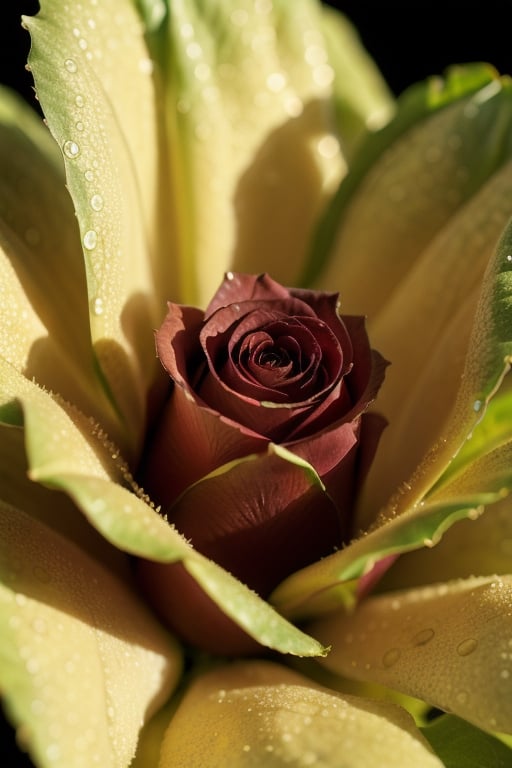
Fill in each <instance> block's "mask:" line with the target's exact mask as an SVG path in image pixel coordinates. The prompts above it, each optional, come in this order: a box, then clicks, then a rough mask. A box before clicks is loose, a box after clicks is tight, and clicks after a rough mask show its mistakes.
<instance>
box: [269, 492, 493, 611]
mask: <svg viewBox="0 0 512 768" xmlns="http://www.w3.org/2000/svg"><path fill="white" fill-rule="evenodd" d="M496 498H500V494H499V493H497V494H495V495H494V496H493V495H492V494H489V495H486V496H485V502H486V503H488V502H489V501H492V500H495V499H496ZM481 511H482V510H481V508H480V506H479V504H478V501H476V500H474V499H471V500H457V501H454V502H452V503H449V502H444V501H443V503H440V504H435V503H431V504H429V503H422V504H421V505H419V506H418V507H417V508H416V509H414V510H410V511H409V512H408V513H407V514H402V515H400V516H398V517H395V518H393V519H390V520H388V521H386V522H385V523H384V524H382V525H381V527H379V528H377V529H375V530H373V531H370V532H369V533H367V534H366V535H364V536H362V537H361V538H359V539H356V540H355V541H352V542H351V543H350V544H349V545H348V546H346V547H345V548H343V549H341V550H340V551H339V552H336V553H335V554H333V555H330V556H329V557H325V558H323V559H322V560H320V561H318V562H316V563H313V564H312V565H310V566H307V567H306V568H303V569H302V570H300V571H297V572H296V573H294V574H292V575H291V576H289V577H288V578H287V579H285V580H284V581H283V582H282V583H281V584H280V585H279V586H278V587H277V589H275V590H274V592H273V593H272V595H271V597H270V601H271V603H272V604H273V605H275V606H276V608H277V609H278V610H279V612H280V613H282V614H283V615H285V616H288V617H293V618H294V619H301V618H307V617H311V616H315V615H318V614H324V613H326V612H330V611H333V610H336V609H338V608H340V607H341V606H345V607H348V608H351V607H353V606H354V604H355V602H356V600H357V595H358V591H359V580H360V579H361V577H363V576H365V575H367V574H369V573H371V571H372V570H373V568H374V567H376V566H378V565H379V563H380V562H381V561H384V560H385V559H386V558H388V557H391V556H394V555H398V554H403V553H404V552H411V551H413V550H415V549H419V548H421V547H424V546H428V547H432V546H434V545H435V544H437V543H438V542H439V540H440V539H441V537H442V536H443V535H444V533H445V532H446V531H447V530H448V529H449V528H450V527H451V526H452V525H454V524H455V523H457V522H459V521H460V520H464V519H465V518H468V517H469V518H471V519H473V518H474V517H475V516H476V515H478V514H480V513H481Z"/></svg>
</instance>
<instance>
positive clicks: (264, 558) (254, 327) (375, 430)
mask: <svg viewBox="0 0 512 768" xmlns="http://www.w3.org/2000/svg"><path fill="white" fill-rule="evenodd" d="M337 302H338V295H337V294H334V293H324V292H320V291H311V290H298V289H288V288H284V287H283V286H281V285H279V284H278V283H276V282H275V281H273V280H272V279H271V278H270V277H269V276H268V275H266V274H265V275H260V276H253V275H245V274H233V273H228V274H227V275H226V277H225V279H224V282H223V283H222V285H221V286H220V288H219V290H218V291H217V293H216V295H215V296H214V298H213V300H212V302H211V303H210V305H209V306H208V308H207V309H206V312H203V311H202V310H200V309H197V308H194V307H188V306H181V305H177V304H172V303H169V305H168V314H167V317H166V318H165V320H164V322H163V324H162V326H161V328H160V329H159V330H158V331H157V333H156V347H157V353H158V357H159V358H160V361H161V362H162V365H163V366H164V368H165V369H166V371H167V372H168V374H169V375H170V377H171V379H172V381H173V382H174V386H173V387H172V390H171V394H170V396H169V399H168V401H167V402H166V404H165V407H164V410H163V413H162V414H161V416H160V418H159V420H158V423H157V426H156V429H155V433H154V435H153V437H152V440H151V443H150V445H149V446H148V451H147V457H148V458H147V462H146V464H145V466H144V468H143V473H142V474H143V483H144V487H145V489H146V490H147V491H148V493H149V494H150V496H151V497H152V498H153V500H154V501H156V502H157V503H158V504H160V505H161V507H162V512H163V513H164V514H165V515H166V517H167V519H168V520H169V522H171V523H173V524H174V525H175V526H176V528H177V529H178V530H179V531H180V532H181V533H183V534H184V535H185V536H186V537H187V539H189V540H190V541H191V543H192V545H193V546H194V547H195V548H196V549H197V550H199V551H200V552H201V553H202V554H204V555H206V556H207V557H209V558H211V559H212V560H214V561H215V562H217V563H218V564H219V565H221V566H222V567H224V568H225V569H226V570H228V571H230V572H231V573H232V574H233V575H234V576H236V577H237V578H238V579H239V580H240V581H242V582H244V583H245V584H247V585H248V586H249V587H251V588H252V589H254V590H255V591H256V592H258V593H259V594H260V595H261V596H262V597H266V596H267V595H268V594H269V593H270V592H271V591H272V590H273V588H274V587H276V586H277V584H279V582H280V581H281V580H282V579H283V578H285V577H286V576H288V575H289V574H290V573H292V572H294V571H295V570H297V569H299V568H302V567H303V566H305V565H308V564H309V563H311V562H314V561H315V560H318V559H319V558H321V557H323V556H325V555H328V554H330V553H332V552H333V551H334V550H336V549H337V548H339V547H340V546H342V545H343V543H344V542H346V541H347V540H349V539H350V538H351V536H352V534H353V531H352V530H351V517H352V508H353V501H354V495H355V492H356V490H357V487H358V485H359V483H360V481H361V477H362V474H363V473H364V472H365V471H366V469H367V467H368V465H369V463H370V461H371V458H372V455H373V451H374V449H375V447H376V444H377V441H378V437H379V435H380V432H381V430H382V427H383V426H384V423H383V420H382V419H380V418H379V417H378V416H375V415H371V414H368V413H366V409H367V407H368V405H369V404H370V403H371V401H372V400H373V399H374V397H375V395H376V393H377V391H378V389H379V387H380V385H381V383H382V380H383V377H384V369H385V366H386V363H385V361H384V360H383V358H382V357H381V356H380V355H379V354H378V353H376V352H374V351H373V350H371V349H370V346H369V342H368V338H367V335H366V331H365V328H364V320H363V318H360V317H352V316H350V317H343V316H341V317H340V315H339V314H338V310H337ZM139 576H140V578H141V581H142V584H143V586H144V588H145V590H146V592H147V594H148V598H149V599H150V601H151V602H152V603H153V605H154V606H155V608H156V610H157V611H158V612H159V613H160V614H161V615H162V617H163V618H164V619H165V620H166V621H167V623H168V624H169V625H170V626H171V627H172V628H173V629H174V630H175V631H177V632H178V633H179V634H180V635H181V636H182V637H183V638H184V639H185V640H187V641H188V642H190V643H192V644H194V645H196V646H200V647H203V648H205V649H207V650H212V651H214V652H221V653H230V652H235V651H236V652H241V650H243V647H245V646H246V645H247V647H250V645H251V643H250V642H247V643H246V642H245V641H249V640H250V639H249V638H248V637H247V635H245V634H244V633H243V632H242V630H240V629H238V627H236V626H235V625H234V624H233V623H232V622H231V620H230V619H228V618H227V617H225V616H224V615H223V614H221V612H220V610H219V609H218V608H217V607H216V606H215V605H214V604H213V602H211V601H210V599H209V598H208V597H207V596H206V594H205V593H203V592H202V591H201V589H200V588H199V587H198V585H197V584H196V583H195V582H194V581H193V580H192V578H191V577H190V576H189V575H188V574H187V573H186V572H185V570H184V569H183V568H182V566H181V565H179V564H163V563H156V562H151V561H141V562H140V563H139ZM214 626H215V631H212V630H213V627H214ZM213 638H215V647H213V646H212V644H211V641H212V639H213Z"/></svg>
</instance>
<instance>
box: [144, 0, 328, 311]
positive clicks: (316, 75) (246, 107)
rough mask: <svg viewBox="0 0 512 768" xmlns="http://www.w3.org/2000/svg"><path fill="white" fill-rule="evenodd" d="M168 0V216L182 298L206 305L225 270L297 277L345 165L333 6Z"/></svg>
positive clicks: (304, 1) (308, 0) (302, 1)
mask: <svg viewBox="0 0 512 768" xmlns="http://www.w3.org/2000/svg"><path fill="white" fill-rule="evenodd" d="M167 5H168V18H167V21H166V22H165V25H166V27H165V28H166V39H165V45H166V66H167V69H166V71H165V73H164V75H165V77H166V80H167V82H166V86H167V92H166V96H165V99H166V120H167V127H166V130H167V141H168V147H169V157H168V160H167V162H168V165H167V173H168V175H169V178H170V179H171V180H172V195H171V198H170V206H171V207H172V210H171V211H170V212H169V213H168V217H169V216H170V218H171V221H173V222H174V224H175V226H176V227H178V228H179V231H178V232H177V234H176V247H177V248H178V249H179V257H180V267H181V296H182V299H183V300H185V301H187V302H190V303H194V304H201V305H204V304H206V302H207V301H208V300H209V299H210V297H211V295H212V293H213V291H214V290H215V288H216V287H217V285H218V284H219V283H220V281H221V279H222V275H223V273H224V272H225V271H226V270H227V269H237V270H239V271H246V272H261V271H264V270H266V269H268V270H269V271H271V272H272V274H273V276H274V277H275V278H276V279H278V280H280V279H283V280H284V282H285V283H286V284H293V283H294V282H296V278H297V274H298V272H299V270H300V265H301V262H302V260H303V258H304V255H305V249H306V246H307V242H308V239H309V236H310V233H311V229H312V226H313V223H314V221H315V218H316V217H317V215H318V214H319V212H320V210H321V208H322V205H323V204H324V203H325V201H326V199H327V194H328V193H329V192H332V189H333V188H334V186H335V185H336V184H337V183H338V181H339V178H340V176H341V172H342V161H341V155H340V149H339V145H338V141H337V139H336V136H335V135H334V133H333V128H334V125H333V117H332V114H330V113H331V112H332V105H331V104H330V101H331V97H332V93H333V81H334V69H333V67H332V66H331V64H330V62H329V53H328V50H327V47H326V41H325V39H324V37H323V34H322V29H323V24H324V19H323V11H322V9H321V7H320V5H319V4H317V3H316V2H312V0H294V2H293V3H289V2H288V0H276V2H274V3H254V2H252V0H241V1H240V2H238V3H237V4H236V7H234V6H233V3H232V2H230V0H228V1H226V0H211V1H210V2H208V3H204V2H198V1H197V0H181V1H180V2H171V3H168V4H167ZM157 45H158V46H162V32H161V31H160V32H159V35H158V39H157ZM159 50H161V48H159Z"/></svg>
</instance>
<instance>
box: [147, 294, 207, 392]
mask: <svg viewBox="0 0 512 768" xmlns="http://www.w3.org/2000/svg"><path fill="white" fill-rule="evenodd" d="M203 321H204V314H203V312H201V310H200V309H196V307H186V306H181V305H179V304H173V303H172V302H169V303H168V304H167V315H166V316H165V319H164V321H163V323H162V325H161V326H160V328H159V329H158V331H157V332H156V334H155V341H156V351H157V355H158V358H159V360H160V362H161V363H162V365H163V367H164V368H165V370H166V371H167V373H168V374H169V376H170V377H171V378H172V379H173V381H174V382H176V383H177V384H181V385H182V386H183V387H185V389H187V390H189V391H192V387H191V384H190V382H191V380H193V379H194V377H195V376H196V375H197V372H198V369H200V368H201V366H202V365H204V355H203V352H202V349H201V345H200V343H199V331H200V330H201V327H202V325H203Z"/></svg>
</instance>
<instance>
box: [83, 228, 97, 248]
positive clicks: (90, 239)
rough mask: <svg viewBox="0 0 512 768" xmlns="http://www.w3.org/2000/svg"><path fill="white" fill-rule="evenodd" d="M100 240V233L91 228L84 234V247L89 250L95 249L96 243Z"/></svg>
mask: <svg viewBox="0 0 512 768" xmlns="http://www.w3.org/2000/svg"><path fill="white" fill-rule="evenodd" d="M97 242H98V235H97V234H96V232H95V230H94V229H89V230H87V232H86V233H85V235H84V248H87V250H88V251H92V250H94V248H95V247H96V243H97Z"/></svg>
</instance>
